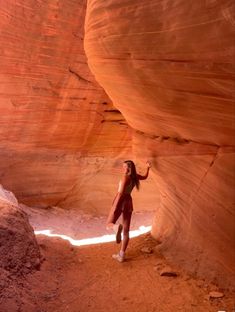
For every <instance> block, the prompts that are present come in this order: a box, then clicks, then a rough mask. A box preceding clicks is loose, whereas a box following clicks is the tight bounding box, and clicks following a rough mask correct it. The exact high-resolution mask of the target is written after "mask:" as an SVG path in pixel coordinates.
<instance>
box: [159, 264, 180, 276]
mask: <svg viewBox="0 0 235 312" xmlns="http://www.w3.org/2000/svg"><path fill="white" fill-rule="evenodd" d="M160 275H161V276H177V275H178V274H177V273H176V272H175V271H174V270H173V269H172V268H171V267H169V266H167V267H165V268H163V269H162V270H161V271H160Z"/></svg>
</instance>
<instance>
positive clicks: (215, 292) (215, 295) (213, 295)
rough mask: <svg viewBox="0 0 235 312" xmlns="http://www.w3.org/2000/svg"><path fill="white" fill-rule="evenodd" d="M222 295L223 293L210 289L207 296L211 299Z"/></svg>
mask: <svg viewBox="0 0 235 312" xmlns="http://www.w3.org/2000/svg"><path fill="white" fill-rule="evenodd" d="M223 296H224V294H223V293H222V292H220V291H211V292H210V293H209V298H210V299H211V298H212V299H214V298H222V297H223Z"/></svg>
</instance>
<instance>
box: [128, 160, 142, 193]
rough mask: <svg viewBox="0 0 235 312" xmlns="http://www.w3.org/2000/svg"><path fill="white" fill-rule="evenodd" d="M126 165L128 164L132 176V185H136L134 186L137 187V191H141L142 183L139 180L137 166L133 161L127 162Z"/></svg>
mask: <svg viewBox="0 0 235 312" xmlns="http://www.w3.org/2000/svg"><path fill="white" fill-rule="evenodd" d="M124 163H126V164H127V166H128V168H129V170H130V172H131V174H130V177H131V181H132V183H134V186H136V188H137V190H139V188H140V181H139V179H138V176H137V173H136V168H135V164H134V162H133V161H132V160H125V161H124Z"/></svg>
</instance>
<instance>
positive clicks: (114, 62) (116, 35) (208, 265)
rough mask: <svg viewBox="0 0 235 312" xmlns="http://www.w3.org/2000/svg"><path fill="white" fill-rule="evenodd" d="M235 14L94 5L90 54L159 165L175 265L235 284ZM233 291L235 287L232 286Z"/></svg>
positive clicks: (167, 5) (227, 6) (137, 151)
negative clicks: (178, 263)
mask: <svg viewBox="0 0 235 312" xmlns="http://www.w3.org/2000/svg"><path fill="white" fill-rule="evenodd" d="M234 12H235V8H234V4H233V2H232V1H229V0H227V1H223V2H218V1H202V0H200V1H194V2H192V1H185V0H177V1H166V0H162V1H142V0H136V1H129V0H119V1H116V0H115V1H114V0H109V1H95V0H88V7H87V15H86V23H85V51H86V54H87V56H88V64H89V66H90V68H91V70H92V72H93V73H94V75H95V77H96V79H97V81H98V82H99V83H100V85H101V86H102V87H103V88H104V89H105V91H106V93H107V94H108V95H109V97H110V98H111V99H112V101H113V103H114V105H115V106H116V107H117V108H118V109H119V110H120V111H121V113H122V115H123V116H124V117H125V119H126V120H127V122H128V124H129V125H130V126H131V127H132V128H133V153H134V155H135V157H137V159H143V158H145V157H148V158H151V159H152V162H153V173H154V179H155V185H156V189H158V190H159V192H160V201H159V203H158V205H157V212H156V218H155V221H154V223H153V229H152V233H153V235H154V236H155V237H156V238H158V239H159V240H161V241H162V244H161V248H162V250H163V251H165V253H166V254H168V255H169V257H170V258H171V259H174V261H178V262H180V263H182V264H184V265H185V266H186V267H187V268H188V269H190V270H192V271H193V272H198V274H199V275H200V274H201V275H204V276H207V277H210V278H211V279H214V280H215V281H218V282H219V283H220V284H221V285H224V286H225V285H231V284H233V283H234V280H235V279H234V271H235V255H234V246H235V224H234V221H235V220H234V199H235V198H234V197H235V196H234V172H235V170H234V159H235V158H234V126H235V123H234V21H235V18H234ZM233 286H234V284H233Z"/></svg>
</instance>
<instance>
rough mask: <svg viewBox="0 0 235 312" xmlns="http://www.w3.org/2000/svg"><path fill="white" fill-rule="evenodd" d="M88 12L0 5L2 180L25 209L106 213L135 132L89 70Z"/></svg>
mask: <svg viewBox="0 0 235 312" xmlns="http://www.w3.org/2000/svg"><path fill="white" fill-rule="evenodd" d="M85 12H86V1H85V0H81V1H70V0H65V1H35V0H26V1H24V2H22V1H18V0H17V1H2V2H1V6H0V30H1V31H0V46H1V48H0V108H1V116H0V148H1V151H0V175H1V183H2V184H4V186H5V187H6V188H7V189H9V190H11V191H12V192H14V194H15V195H16V197H17V198H18V199H19V201H20V202H22V203H24V204H27V205H33V206H37V207H47V206H51V205H58V206H60V207H63V208H66V209H70V208H74V209H83V210H85V211H86V212H90V213H94V214H97V213H103V214H104V213H107V211H108V210H109V208H110V205H111V202H112V199H113V198H112V197H113V196H114V195H115V191H116V188H117V183H118V179H119V174H120V172H119V168H121V162H122V160H124V159H126V158H127V159H129V158H132V157H133V154H132V146H131V137H132V135H131V132H132V129H131V128H130V127H129V126H128V125H127V123H126V121H125V119H124V117H123V116H122V114H121V113H120V111H119V110H118V109H116V108H115V107H114V106H113V105H112V102H111V100H110V99H109V98H108V96H107V95H106V94H105V92H104V90H103V89H102V87H100V86H99V85H98V84H97V82H96V81H95V79H94V77H93V75H92V74H91V72H90V70H89V68H88V66H87V59H86V55H85V53H84V48H83V39H84V18H85ZM22 181H23V183H22ZM105 181H107V182H105ZM103 184H104V186H103ZM150 189H151V187H150ZM94 194H95V197H96V199H97V202H96V203H94ZM142 203H143V201H142ZM97 207H98V208H97ZM139 207H141V205H139ZM149 207H151V204H149Z"/></svg>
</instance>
